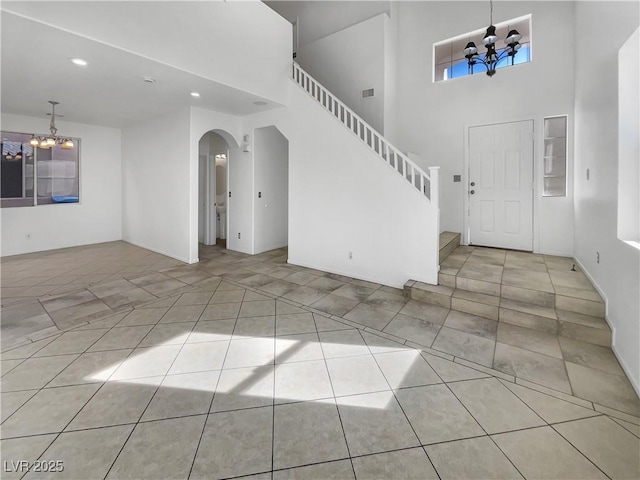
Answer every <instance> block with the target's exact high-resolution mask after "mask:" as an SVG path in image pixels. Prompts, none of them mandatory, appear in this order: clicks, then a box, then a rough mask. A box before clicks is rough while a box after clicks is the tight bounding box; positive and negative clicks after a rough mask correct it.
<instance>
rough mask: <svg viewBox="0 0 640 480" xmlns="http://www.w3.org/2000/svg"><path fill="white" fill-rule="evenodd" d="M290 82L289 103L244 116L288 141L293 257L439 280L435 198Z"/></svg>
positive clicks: (375, 273)
mask: <svg viewBox="0 0 640 480" xmlns="http://www.w3.org/2000/svg"><path fill="white" fill-rule="evenodd" d="M290 85H291V101H290V102H289V106H288V108H286V109H280V110H274V111H270V112H265V113H263V114H258V115H253V116H249V117H245V118H244V119H243V120H244V124H245V129H247V128H259V127H262V126H269V125H275V126H276V127H277V128H278V130H280V132H282V134H283V135H284V136H285V137H286V138H287V139H288V140H289V262H290V263H293V264H296V265H303V266H307V267H312V268H317V269H320V270H324V271H328V272H334V273H338V274H343V275H349V276H352V277H356V278H361V279H365V280H370V281H373V282H378V283H382V284H385V285H389V286H393V287H402V286H403V284H404V283H405V282H406V281H407V280H408V279H410V278H411V279H417V280H421V281H424V282H429V283H436V282H437V251H438V245H437V242H438V224H437V217H436V212H435V210H434V209H433V208H432V206H431V204H429V202H428V201H427V200H426V199H424V197H423V196H422V195H421V194H420V193H419V192H418V191H417V190H415V189H413V188H411V186H410V185H409V184H408V183H407V182H406V181H405V180H404V179H403V178H402V176H400V175H398V174H397V173H395V172H394V171H393V169H391V167H389V166H388V165H387V164H385V163H384V161H382V160H381V159H380V158H379V157H377V156H375V154H373V153H371V150H370V149H369V147H367V146H365V144H364V143H362V142H360V141H357V140H356V137H355V136H354V135H353V134H352V133H351V132H350V131H349V130H348V129H347V128H345V127H344V126H343V125H341V124H340V123H339V122H338V121H336V119H334V118H332V116H331V115H330V114H329V113H328V112H327V111H323V109H322V107H320V106H319V105H318V103H317V102H316V101H315V100H314V99H312V98H311V97H310V96H309V95H308V94H307V93H306V92H304V91H303V90H302V89H301V88H300V87H298V86H297V85H296V84H294V83H293V82H291V83H290ZM328 139H331V141H327V140H328ZM354 140H355V141H354ZM349 252H352V253H353V259H349Z"/></svg>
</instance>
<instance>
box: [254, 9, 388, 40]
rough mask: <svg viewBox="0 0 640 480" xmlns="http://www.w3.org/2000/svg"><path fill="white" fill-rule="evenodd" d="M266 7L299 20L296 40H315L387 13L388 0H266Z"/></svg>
mask: <svg viewBox="0 0 640 480" xmlns="http://www.w3.org/2000/svg"><path fill="white" fill-rule="evenodd" d="M264 3H266V4H267V5H268V6H269V7H271V8H273V9H274V10H275V11H276V12H278V13H279V14H280V15H282V16H283V17H284V18H286V19H287V20H289V22H291V23H293V22H294V21H295V20H296V19H297V20H298V33H299V38H298V44H299V45H300V46H302V45H305V44H307V43H310V42H314V41H316V40H318V39H320V38H322V37H326V36H327V35H331V34H332V33H335V32H337V31H339V30H342V29H344V28H347V27H350V26H352V25H354V24H356V23H360V22H362V21H364V20H368V19H370V18H372V17H375V16H376V15H379V14H381V13H387V14H388V13H389V11H390V10H391V8H392V6H393V3H394V2H390V1H372V2H371V1H356V2H347V1H340V2H327V1H324V0H319V1H304V2H300V1H266V2H264Z"/></svg>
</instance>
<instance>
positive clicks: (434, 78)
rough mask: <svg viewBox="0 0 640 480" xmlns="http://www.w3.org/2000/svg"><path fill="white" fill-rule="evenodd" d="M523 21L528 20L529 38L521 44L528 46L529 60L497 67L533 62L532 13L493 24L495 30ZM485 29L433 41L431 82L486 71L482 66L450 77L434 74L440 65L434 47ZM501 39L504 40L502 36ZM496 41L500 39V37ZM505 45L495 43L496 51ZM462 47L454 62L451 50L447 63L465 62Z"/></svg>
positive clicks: (451, 42) (477, 33)
mask: <svg viewBox="0 0 640 480" xmlns="http://www.w3.org/2000/svg"><path fill="white" fill-rule="evenodd" d="M524 21H528V23H529V40H528V42H526V43H524V44H523V46H525V45H526V46H527V47H528V50H529V60H528V61H526V62H519V63H516V64H515V65H511V64H507V65H500V66H499V67H498V69H503V68H506V67H511V66H516V65H520V64H523V63H531V62H533V27H532V25H533V15H532V14H530V13H529V14H527V15H522V16H520V17H516V18H512V19H510V20H506V21H504V22H499V23H496V24H495V25H494V26H495V27H496V29H497V30H499V29H501V28H504V27H505V26H506V27H509V26H515V25H516V24H519V23H521V22H524ZM486 30H487V27H486V26H485V27H483V28H479V29H476V30H473V31H471V32H467V33H463V34H460V35H456V36H455V37H450V38H447V39H445V40H440V41H438V42H435V43H434V44H433V46H432V52H431V53H432V54H431V82H432V83H442V82H449V81H451V80H456V79H459V78H467V77H474V76H476V75H478V74H481V73H486V69H482V68H480V67H479V68H478V69H477V70H476V71H474V72H473V74H467V75H461V76H456V77H452V78H443V79H438V78H437V75H436V68H437V67H438V66H439V65H442V62H440V63H436V60H437V56H436V48H438V47H442V46H445V45H453V43H454V42H457V41H460V40H465V41H466V40H468V39H470V38H473V37H475V36H478V35H481V34H484V33H485V32H486ZM501 40H504V38H502V39H501ZM498 41H500V39H499V40H498ZM476 45H478V49H481V48H483V45H482V44H481V43H477V42H476ZM506 47H507V46H506V45H504V46H500V47H499V48H498V43H496V49H497V50H498V51H502V50H503V49H504V48H506ZM463 48H464V47H463ZM463 48H461V49H460V51H459V54H460V55H461V58H460V59H456V60H455V63H454V52H453V50H451V53H450V57H449V58H450V60H449V65H451V66H453V65H457V64H458V63H459V62H465V63H466V61H467V60H466V58H465V57H464V55H463V53H462V50H463ZM480 66H482V65H480Z"/></svg>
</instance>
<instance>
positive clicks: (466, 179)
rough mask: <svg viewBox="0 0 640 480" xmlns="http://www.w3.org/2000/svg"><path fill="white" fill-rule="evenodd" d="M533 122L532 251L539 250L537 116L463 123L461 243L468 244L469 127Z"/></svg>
mask: <svg viewBox="0 0 640 480" xmlns="http://www.w3.org/2000/svg"><path fill="white" fill-rule="evenodd" d="M526 121H531V122H533V138H532V139H531V145H532V148H533V189H532V191H531V194H532V196H533V203H532V210H533V212H532V215H533V217H532V218H533V252H538V251H539V235H538V226H539V221H538V209H539V198H538V197H539V195H538V177H539V175H538V168H539V167H538V165H539V163H540V162H538V161H537V160H536V158H537V148H536V145H537V134H538V128H536V124H537V123H538V122H539V119H538V118H531V117H527V118H519V119H515V120H505V121H503V122H491V123H484V124H479V125H469V124H465V125H464V163H463V166H462V181H463V182H464V188H463V193H462V195H463V200H462V209H463V210H462V235H461V242H462V244H463V245H469V229H470V226H469V200H470V199H469V191H470V190H471V186H470V185H469V183H470V181H471V180H470V178H469V168H470V159H469V156H470V154H469V129H470V128H474V127H488V126H491V125H504V124H505V123H517V122H526Z"/></svg>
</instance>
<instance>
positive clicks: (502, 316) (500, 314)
mask: <svg viewBox="0 0 640 480" xmlns="http://www.w3.org/2000/svg"><path fill="white" fill-rule="evenodd" d="M458 280H460V278H459V277H458ZM462 280H466V279H462ZM472 282H474V281H472ZM487 283H488V282H487ZM463 284H464V285H465V286H468V285H469V284H467V283H465V282H463ZM470 285H472V286H474V285H477V284H474V283H471V284H470ZM480 290H484V288H480ZM515 292H516V294H515V295H513V293H514V291H510V292H508V293H507V294H508V295H510V296H511V297H514V296H515V297H518V298H520V299H513V298H505V297H500V296H499V295H491V294H487V293H483V292H478V291H471V290H465V289H461V288H452V287H450V286H446V285H430V284H426V283H422V282H416V281H409V282H407V283H406V284H405V296H406V297H407V298H410V299H412V300H416V301H418V302H422V303H425V304H429V305H437V306H440V307H444V308H448V309H451V310H455V311H459V312H463V313H466V314H470V315H475V316H478V317H483V318H487V319H490V320H497V321H499V322H504V323H509V324H512V325H516V326H519V327H524V328H529V329H531V330H537V331H540V332H544V333H548V334H552V335H559V336H562V337H566V338H571V339H574V340H579V341H582V342H586V343H591V344H594V345H601V346H610V345H611V330H610V328H609V325H608V324H607V322H606V321H605V320H604V318H602V317H600V316H594V315H585V314H584V313H580V312H576V311H573V310H570V309H569V310H564V309H558V310H556V309H555V308H553V307H552V306H549V305H551V304H555V303H556V302H555V299H553V301H552V300H551V299H550V298H549V297H548V296H547V295H541V296H537V294H534V296H533V297H531V296H519V295H518V292H517V291H515ZM541 293H544V292H541ZM523 298H524V299H526V300H533V301H534V302H538V303H531V302H527V301H522V300H521V299H523ZM567 298H571V297H567ZM576 300H580V299H576ZM586 301H587V302H591V303H595V304H598V303H600V302H593V301H591V300H586ZM569 306H570V307H573V308H579V309H582V310H587V311H589V312H596V313H597V312H599V311H600V310H599V309H595V308H594V307H593V306H592V305H587V307H588V308H586V309H585V308H582V306H581V304H580V303H579V302H578V303H575V302H574V303H569ZM425 308H426V305H425Z"/></svg>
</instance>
